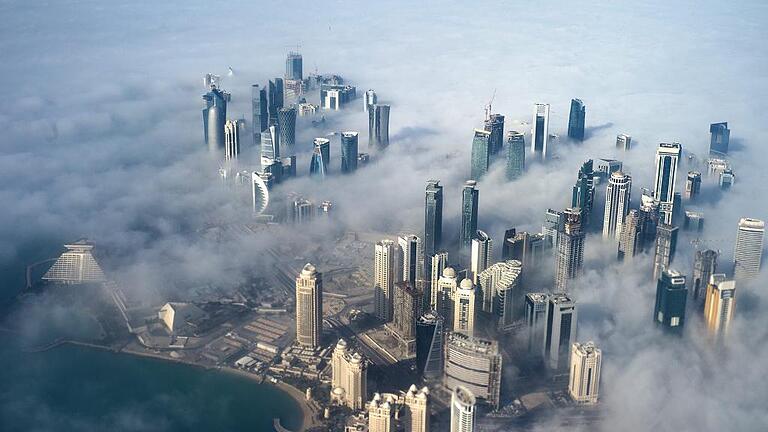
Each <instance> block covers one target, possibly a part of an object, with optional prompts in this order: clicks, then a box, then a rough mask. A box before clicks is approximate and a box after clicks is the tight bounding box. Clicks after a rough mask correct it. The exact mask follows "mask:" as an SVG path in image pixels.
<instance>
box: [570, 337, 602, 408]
mask: <svg viewBox="0 0 768 432" xmlns="http://www.w3.org/2000/svg"><path fill="white" fill-rule="evenodd" d="M601 361H602V355H601V353H600V349H599V348H597V347H596V346H595V343H594V342H587V343H585V344H580V343H578V342H577V343H574V344H573V345H572V346H571V368H570V369H571V370H570V373H571V376H570V379H569V380H568V393H569V394H570V395H571V398H572V399H573V400H574V401H576V402H578V403H584V404H596V403H597V397H598V393H599V390H600V363H601Z"/></svg>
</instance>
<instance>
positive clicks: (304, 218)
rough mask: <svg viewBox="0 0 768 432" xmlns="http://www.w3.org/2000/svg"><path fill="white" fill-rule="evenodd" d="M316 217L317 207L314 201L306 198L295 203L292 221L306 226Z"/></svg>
mask: <svg viewBox="0 0 768 432" xmlns="http://www.w3.org/2000/svg"><path fill="white" fill-rule="evenodd" d="M314 217H315V205H314V204H312V201H309V200H307V199H304V198H298V199H296V200H295V201H293V209H292V219H293V222H294V223H296V224H299V225H301V224H305V223H309V222H311V221H312V219H313V218H314Z"/></svg>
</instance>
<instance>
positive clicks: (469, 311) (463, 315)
mask: <svg viewBox="0 0 768 432" xmlns="http://www.w3.org/2000/svg"><path fill="white" fill-rule="evenodd" d="M453 331H455V332H459V333H464V334H465V335H467V336H472V335H473V334H474V332H475V285H474V284H473V283H472V281H471V280H469V279H464V280H462V281H461V283H460V284H459V288H458V289H457V290H456V294H455V295H454V298H453Z"/></svg>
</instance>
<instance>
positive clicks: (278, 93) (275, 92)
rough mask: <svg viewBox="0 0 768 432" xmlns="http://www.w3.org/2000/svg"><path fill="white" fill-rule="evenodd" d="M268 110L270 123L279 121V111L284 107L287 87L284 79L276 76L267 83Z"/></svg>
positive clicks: (273, 123)
mask: <svg viewBox="0 0 768 432" xmlns="http://www.w3.org/2000/svg"><path fill="white" fill-rule="evenodd" d="M267 88H268V91H267V97H268V98H269V100H268V101H267V111H268V112H269V125H275V124H277V123H278V114H277V113H278V112H279V111H280V108H282V107H283V101H284V94H285V89H284V88H283V79H282V78H275V80H274V81H269V83H268V84H267Z"/></svg>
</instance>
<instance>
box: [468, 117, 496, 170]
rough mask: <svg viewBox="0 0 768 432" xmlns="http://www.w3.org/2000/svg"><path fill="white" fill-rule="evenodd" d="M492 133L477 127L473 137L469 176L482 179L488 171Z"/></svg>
mask: <svg viewBox="0 0 768 432" xmlns="http://www.w3.org/2000/svg"><path fill="white" fill-rule="evenodd" d="M490 140H491V133H490V132H488V131H486V130H482V129H475V133H474V136H473V137H472V156H471V160H470V162H471V164H470V169H469V176H470V177H471V178H473V179H475V180H480V179H481V178H482V177H483V176H484V175H485V174H486V173H487V172H488V168H489V167H490V164H491V141H490Z"/></svg>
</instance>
